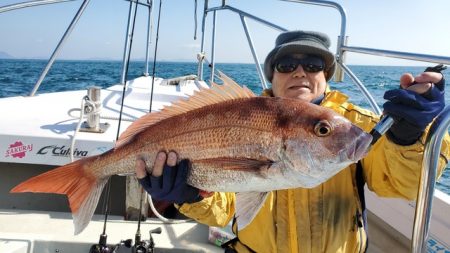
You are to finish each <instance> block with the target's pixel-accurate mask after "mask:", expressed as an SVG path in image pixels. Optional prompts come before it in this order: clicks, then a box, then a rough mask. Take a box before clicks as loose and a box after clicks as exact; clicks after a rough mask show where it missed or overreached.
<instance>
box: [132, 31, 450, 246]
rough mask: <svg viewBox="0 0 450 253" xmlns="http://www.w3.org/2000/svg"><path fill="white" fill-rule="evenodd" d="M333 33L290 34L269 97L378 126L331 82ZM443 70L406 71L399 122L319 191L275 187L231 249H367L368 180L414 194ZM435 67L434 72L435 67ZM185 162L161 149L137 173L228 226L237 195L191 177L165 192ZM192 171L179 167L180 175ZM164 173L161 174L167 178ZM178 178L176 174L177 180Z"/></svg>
mask: <svg viewBox="0 0 450 253" xmlns="http://www.w3.org/2000/svg"><path fill="white" fill-rule="evenodd" d="M329 46H330V41H329V38H328V37H327V36H326V35H324V34H321V33H317V32H305V31H292V32H286V33H282V34H281V35H279V36H278V38H277V40H276V46H275V48H274V49H273V50H272V51H271V52H270V53H269V54H268V56H267V58H266V60H265V63H264V72H265V75H266V77H267V79H268V80H270V81H271V82H272V89H270V90H265V91H264V92H263V95H264V96H276V97H285V98H295V99H301V100H305V101H310V102H312V103H316V104H320V105H321V106H324V107H328V108H330V109H332V110H334V111H336V112H338V113H340V114H342V115H343V116H344V117H346V118H347V119H349V120H350V121H352V122H353V123H354V124H356V125H358V126H359V127H361V128H362V129H364V130H365V131H370V130H371V129H372V128H373V127H374V126H375V124H376V123H377V122H378V120H379V119H378V117H376V116H375V115H374V114H373V113H371V112H369V111H367V110H364V109H361V108H359V107H357V106H354V105H352V104H350V103H348V102H347V96H346V95H344V94H342V93H340V92H338V91H330V90H329V89H328V86H327V81H328V80H330V79H331V77H332V76H333V73H334V71H335V67H336V63H335V58H334V55H333V54H332V53H331V52H330V51H329V50H328V48H329ZM440 70H441V69H439V68H434V69H433V68H431V69H429V71H427V72H424V73H422V74H421V75H419V76H417V77H415V78H413V77H412V76H411V75H404V76H403V77H402V79H401V80H402V81H401V88H399V89H395V90H391V91H387V92H386V93H385V96H384V97H385V99H387V100H388V102H386V103H385V105H384V111H385V113H386V114H388V115H391V116H392V117H393V118H394V119H395V123H394V125H393V126H392V128H391V129H390V130H389V132H388V133H387V134H386V136H383V137H381V138H380V139H379V140H378V142H377V143H375V145H374V146H373V147H372V148H371V150H370V152H369V153H368V155H367V156H366V157H365V158H364V159H362V160H361V161H360V162H358V164H352V165H350V166H349V167H348V168H345V169H344V170H342V171H341V172H339V173H338V174H337V175H335V176H334V177H332V178H331V179H330V180H328V181H326V182H325V183H323V184H321V185H319V186H317V187H315V188H312V189H304V188H297V189H288V190H279V191H274V192H272V193H271V194H270V195H269V197H268V198H267V200H266V202H265V204H264V205H263V207H262V208H261V210H260V211H259V213H258V214H257V215H256V217H255V218H254V220H253V221H252V222H251V223H250V224H249V225H248V226H247V227H245V228H244V229H242V230H240V231H239V232H238V233H237V229H236V225H234V226H233V230H234V232H235V233H237V239H236V240H234V241H232V242H231V243H230V244H229V245H228V247H230V248H232V249H234V250H235V251H237V252H364V251H365V249H366V247H367V234H366V228H365V219H364V203H363V200H362V198H363V196H362V193H363V188H362V187H363V185H364V183H367V185H368V187H369V189H370V190H372V191H374V192H375V193H377V194H378V195H379V196H384V197H400V198H404V199H409V200H411V199H414V198H415V197H416V194H417V187H418V181H419V175H420V169H421V161H422V156H423V149H424V145H423V143H424V139H423V138H424V137H423V136H425V134H424V133H426V131H427V129H426V128H427V126H428V125H429V124H430V123H431V121H432V120H433V118H434V117H436V116H437V114H438V113H439V112H440V111H442V109H443V108H444V78H443V75H442V74H441V73H439V71H440ZM433 71H434V72H433ZM448 144H449V138H448V136H447V138H446V139H445V141H444V143H443V148H442V155H441V158H440V161H439V174H441V173H442V171H443V169H444V168H445V165H446V163H447V157H448V156H449V150H448V148H447V147H448ZM187 169H188V166H187V163H186V162H185V161H183V163H180V164H178V165H177V155H176V153H174V152H170V153H168V154H166V153H164V152H161V153H159V154H158V158H157V161H156V162H155V164H154V168H153V171H152V175H147V173H146V171H145V164H144V162H143V161H140V160H139V161H137V166H136V175H137V177H138V179H139V181H140V182H141V184H142V185H143V186H144V188H145V189H146V190H147V191H148V192H149V193H150V194H152V196H153V197H154V198H156V199H160V200H168V201H172V202H174V203H177V204H179V205H180V206H179V211H180V212H181V213H183V214H185V215H187V216H189V217H191V218H194V219H195V220H197V221H199V222H201V223H205V224H208V225H212V226H225V225H226V224H228V223H229V222H230V221H231V220H232V218H233V215H234V211H235V209H234V208H235V195H234V193H218V192H216V193H211V194H209V195H205V194H203V195H202V194H201V193H200V192H199V190H198V189H196V188H193V187H191V186H189V185H187V184H186V183H182V184H178V185H173V186H171V189H172V190H171V191H169V192H163V191H162V190H161V189H160V188H158V187H155V186H153V187H152V186H151V184H150V183H149V182H150V179H153V180H154V179H155V178H159V177H162V175H163V170H178V171H181V170H187ZM181 174H185V173H178V175H181ZM160 179H161V178H160ZM173 181H174V180H173Z"/></svg>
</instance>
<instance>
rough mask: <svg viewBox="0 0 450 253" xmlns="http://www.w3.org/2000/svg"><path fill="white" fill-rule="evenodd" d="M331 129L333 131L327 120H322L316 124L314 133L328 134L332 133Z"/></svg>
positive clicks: (322, 135)
mask: <svg viewBox="0 0 450 253" xmlns="http://www.w3.org/2000/svg"><path fill="white" fill-rule="evenodd" d="M331 131H333V127H332V126H331V124H330V122H328V121H326V120H321V121H319V122H317V123H316V125H315V126H314V133H315V134H316V135H317V136H319V137H325V136H328V135H330V134H331Z"/></svg>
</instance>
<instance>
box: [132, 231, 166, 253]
mask: <svg viewBox="0 0 450 253" xmlns="http://www.w3.org/2000/svg"><path fill="white" fill-rule="evenodd" d="M161 232H162V230H161V227H157V228H155V229H152V230H150V231H149V234H150V238H149V240H148V241H147V240H144V241H142V240H141V235H140V234H136V239H135V241H136V243H135V244H134V246H133V248H132V250H131V252H133V253H153V251H154V249H155V242H154V241H153V237H152V234H161Z"/></svg>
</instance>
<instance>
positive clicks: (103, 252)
mask: <svg viewBox="0 0 450 253" xmlns="http://www.w3.org/2000/svg"><path fill="white" fill-rule="evenodd" d="M106 237H107V236H106V235H105V234H102V235H100V241H99V243H98V244H94V245H92V246H91V248H90V249H89V253H114V252H116V251H117V250H118V249H119V248H120V247H122V246H125V247H127V248H131V244H133V240H132V239H127V240H121V241H120V243H118V244H116V245H106Z"/></svg>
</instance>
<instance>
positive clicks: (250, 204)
mask: <svg viewBox="0 0 450 253" xmlns="http://www.w3.org/2000/svg"><path fill="white" fill-rule="evenodd" d="M268 195H269V192H240V193H236V214H235V217H236V222H237V227H238V230H242V229H244V228H245V227H246V226H247V225H248V224H250V222H251V221H252V220H253V219H254V218H255V216H256V214H258V212H259V209H261V207H262V206H263V205H264V203H265V202H266V199H267V196H268Z"/></svg>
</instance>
